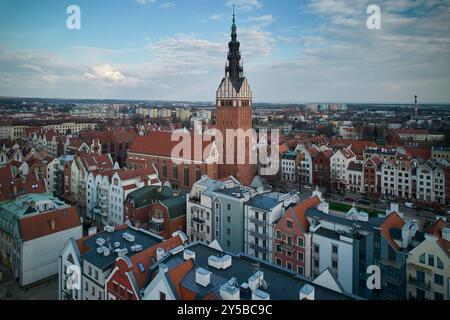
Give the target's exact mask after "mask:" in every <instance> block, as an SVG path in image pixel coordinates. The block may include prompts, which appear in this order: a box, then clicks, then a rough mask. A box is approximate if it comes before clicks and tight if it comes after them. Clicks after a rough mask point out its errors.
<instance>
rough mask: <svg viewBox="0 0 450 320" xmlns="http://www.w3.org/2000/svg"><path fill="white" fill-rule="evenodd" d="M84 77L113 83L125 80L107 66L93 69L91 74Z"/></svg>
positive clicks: (121, 75)
mask: <svg viewBox="0 0 450 320" xmlns="http://www.w3.org/2000/svg"><path fill="white" fill-rule="evenodd" d="M84 75H85V77H86V78H87V79H89V80H95V79H101V80H106V81H113V82H120V81H123V80H125V76H124V75H123V74H122V73H120V71H118V70H115V69H114V68H113V67H111V66H110V65H109V64H105V65H102V66H96V67H93V68H92V71H91V72H86V73H85V74H84Z"/></svg>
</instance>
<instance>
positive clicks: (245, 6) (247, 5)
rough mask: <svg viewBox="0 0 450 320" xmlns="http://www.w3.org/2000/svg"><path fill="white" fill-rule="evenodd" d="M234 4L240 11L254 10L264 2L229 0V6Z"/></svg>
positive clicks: (256, 0) (257, 0)
mask: <svg viewBox="0 0 450 320" xmlns="http://www.w3.org/2000/svg"><path fill="white" fill-rule="evenodd" d="M233 4H234V5H235V6H236V8H237V9H238V10H240V11H252V10H255V9H260V8H261V7H262V3H261V2H260V1H259V0H229V1H228V2H227V6H229V7H232V6H233Z"/></svg>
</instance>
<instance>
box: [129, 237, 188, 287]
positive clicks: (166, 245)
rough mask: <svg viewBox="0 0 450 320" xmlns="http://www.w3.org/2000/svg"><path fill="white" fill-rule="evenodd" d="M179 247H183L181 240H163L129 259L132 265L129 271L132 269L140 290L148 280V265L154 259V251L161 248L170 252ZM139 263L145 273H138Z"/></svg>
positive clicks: (175, 238)
mask: <svg viewBox="0 0 450 320" xmlns="http://www.w3.org/2000/svg"><path fill="white" fill-rule="evenodd" d="M181 245H183V242H182V241H181V238H180V237H178V236H176V237H172V238H170V239H168V240H165V241H163V242H161V243H158V244H156V245H154V246H153V247H151V248H148V249H147V250H144V251H142V252H140V253H138V254H135V255H133V256H131V257H130V260H131V262H132V264H133V266H132V268H131V269H132V272H133V274H134V277H135V278H136V281H137V283H138V286H139V288H140V289H143V288H144V286H145V282H146V281H147V278H148V271H149V270H150V267H151V265H150V264H151V261H152V259H151V258H155V259H156V250H157V249H158V248H163V249H164V250H165V251H170V250H172V249H174V248H176V247H179V246H181ZM139 263H142V265H143V267H144V270H146V272H141V271H140V269H139V266H138V264H139Z"/></svg>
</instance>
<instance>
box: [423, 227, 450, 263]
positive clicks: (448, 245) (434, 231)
mask: <svg viewBox="0 0 450 320" xmlns="http://www.w3.org/2000/svg"><path fill="white" fill-rule="evenodd" d="M448 227H449V226H448V225H447V223H446V222H445V221H444V220H442V219H439V220H437V221H436V222H435V223H433V224H432V225H431V226H430V227H428V228H427V229H426V230H425V233H427V234H431V235H434V236H437V237H438V244H439V245H440V246H441V247H442V250H444V252H445V253H446V254H447V255H448V256H449V257H450V241H447V240H445V239H444V238H442V230H443V229H445V228H448Z"/></svg>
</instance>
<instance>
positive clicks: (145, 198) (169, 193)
mask: <svg viewBox="0 0 450 320" xmlns="http://www.w3.org/2000/svg"><path fill="white" fill-rule="evenodd" d="M186 196H187V193H186V192H184V191H179V192H178V193H175V192H174V190H173V189H172V188H169V187H158V186H146V187H143V188H140V189H138V190H136V191H133V192H132V193H130V194H129V195H128V197H127V201H129V202H131V201H133V202H134V204H135V206H136V208H143V207H146V206H149V205H151V204H154V203H161V204H162V205H163V206H165V207H166V208H167V209H168V211H169V218H170V219H176V218H178V217H181V216H183V215H185V214H186Z"/></svg>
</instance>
